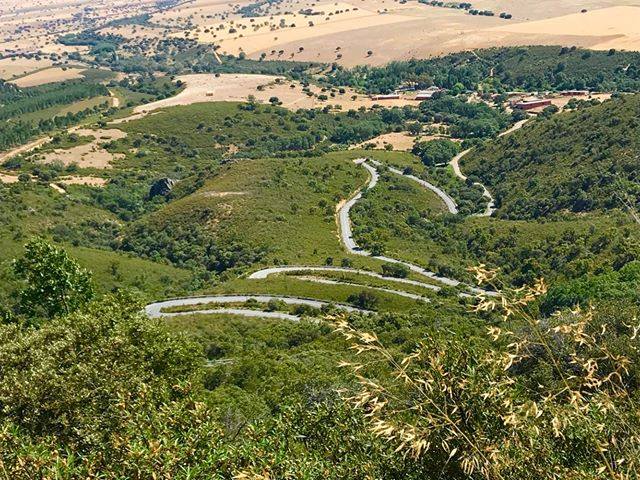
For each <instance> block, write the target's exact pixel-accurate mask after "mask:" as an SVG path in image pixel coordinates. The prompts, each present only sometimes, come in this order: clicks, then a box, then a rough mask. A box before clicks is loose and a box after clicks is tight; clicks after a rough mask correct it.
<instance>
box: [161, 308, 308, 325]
mask: <svg viewBox="0 0 640 480" xmlns="http://www.w3.org/2000/svg"><path fill="white" fill-rule="evenodd" d="M215 314H227V315H240V316H242V317H259V318H277V319H279V320H289V321H291V322H299V321H300V317H299V316H298V315H291V314H289V313H283V312H266V311H264V310H251V309H249V308H212V309H207V310H194V311H191V312H171V313H168V312H161V313H160V314H159V315H157V316H155V317H153V318H171V317H180V316H185V315H215Z"/></svg>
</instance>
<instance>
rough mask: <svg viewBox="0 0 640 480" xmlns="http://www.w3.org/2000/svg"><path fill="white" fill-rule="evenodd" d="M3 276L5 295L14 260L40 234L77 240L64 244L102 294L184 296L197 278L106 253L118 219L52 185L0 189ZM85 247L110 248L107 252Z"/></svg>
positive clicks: (127, 256) (0, 251) (10, 280)
mask: <svg viewBox="0 0 640 480" xmlns="http://www.w3.org/2000/svg"><path fill="white" fill-rule="evenodd" d="M0 198H1V199H2V200H1V201H0V204H2V207H0V225H1V226H2V230H1V231H2V233H0V272H2V277H3V282H2V283H3V288H2V292H3V293H7V292H8V291H9V290H10V289H11V288H12V286H13V285H14V283H13V280H12V278H11V275H10V273H9V272H10V263H11V261H12V259H14V258H16V257H17V256H19V255H20V254H21V251H22V245H23V244H24V243H25V242H26V241H27V240H28V239H29V238H30V237H32V236H34V235H44V236H47V237H49V238H53V239H54V240H55V239H57V240H58V241H59V242H60V241H62V240H63V239H66V240H67V241H70V240H71V239H73V240H74V243H75V245H72V244H70V243H62V244H63V245H64V246H65V248H66V249H68V251H69V253H70V254H71V255H72V256H74V257H76V258H77V259H78V260H79V261H80V263H82V265H84V266H85V267H86V268H88V269H89V270H91V271H92V272H93V273H94V277H95V280H96V284H97V285H98V287H99V289H100V290H102V291H109V290H111V289H112V288H114V287H118V286H129V287H134V288H136V289H138V290H140V291H142V292H144V293H145V294H146V295H147V297H149V298H155V297H163V296H165V295H167V294H175V293H176V292H182V291H184V290H185V289H186V288H187V285H188V283H189V282H190V279H191V275H190V273H189V272H188V271H186V270H181V269H177V268H175V267H172V266H169V265H163V264H158V263H154V262H151V261H148V260H142V259H137V258H132V257H131V256H129V255H125V254H122V253H116V252H112V251H109V250H107V249H106V242H108V241H109V240H111V239H112V237H111V235H112V234H111V233H110V232H111V230H110V226H112V225H115V224H117V220H116V219H115V218H114V217H113V215H111V214H109V213H107V212H105V211H103V210H100V209H97V208H94V207H91V206H89V205H86V204H85V203H84V202H82V200H81V196H80V195H73V194H71V195H67V196H61V195H60V194H59V193H57V192H55V191H54V190H53V189H51V188H50V187H48V186H46V185H36V184H30V185H20V184H18V185H14V186H4V187H2V186H0ZM83 245H96V246H97V245H104V249H99V248H91V247H89V246H83Z"/></svg>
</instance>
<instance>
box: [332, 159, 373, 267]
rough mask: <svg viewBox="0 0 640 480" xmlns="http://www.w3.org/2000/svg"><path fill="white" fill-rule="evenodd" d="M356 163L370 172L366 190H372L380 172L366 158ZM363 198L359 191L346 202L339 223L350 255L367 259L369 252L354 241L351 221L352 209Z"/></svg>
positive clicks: (341, 235)
mask: <svg viewBox="0 0 640 480" xmlns="http://www.w3.org/2000/svg"><path fill="white" fill-rule="evenodd" d="M355 163H357V164H360V165H362V166H363V167H364V168H366V169H367V171H368V172H369V175H370V178H369V183H368V184H367V186H366V188H367V189H368V190H371V189H372V188H373V187H375V186H376V184H377V183H378V179H379V178H380V177H379V175H378V171H377V170H376V169H375V168H373V167H372V166H371V165H369V164H368V163H367V162H366V159H365V158H359V159H357V160H355ZM361 198H362V190H359V191H358V193H356V194H355V195H354V196H353V198H351V199H350V200H348V201H347V202H345V204H344V205H342V207H340V209H339V210H338V222H339V223H340V238H341V239H342V243H343V244H344V246H345V247H346V249H347V251H348V252H349V253H352V254H354V255H363V256H365V257H368V256H370V255H371V254H370V253H369V252H366V251H364V250H362V249H361V248H360V247H358V244H357V243H356V242H355V240H354V239H353V231H352V230H351V219H350V218H349V212H350V211H351V208H352V207H353V206H354V205H355V204H356V202H357V201H358V200H360V199H361Z"/></svg>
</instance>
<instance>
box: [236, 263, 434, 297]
mask: <svg viewBox="0 0 640 480" xmlns="http://www.w3.org/2000/svg"><path fill="white" fill-rule="evenodd" d="M298 272H336V273H353V274H357V275H365V276H368V277H373V278H379V279H381V280H387V281H391V282H397V283H404V284H406V285H414V286H416V287H422V288H426V289H428V290H433V291H434V292H437V291H439V290H440V287H439V286H437V285H433V284H431V283H424V282H418V281H417V280H410V279H408V278H397V277H387V276H384V275H381V274H379V273H376V272H372V271H370V270H362V269H358V268H348V267H329V266H326V267H325V266H313V265H310V266H306V265H301V266H286V267H271V268H264V269H262V270H258V271H257V272H253V273H252V274H251V275H249V277H248V278H250V279H264V278H267V277H269V276H270V275H276V274H278V273H298Z"/></svg>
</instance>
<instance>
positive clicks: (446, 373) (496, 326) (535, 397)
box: [335, 266, 640, 479]
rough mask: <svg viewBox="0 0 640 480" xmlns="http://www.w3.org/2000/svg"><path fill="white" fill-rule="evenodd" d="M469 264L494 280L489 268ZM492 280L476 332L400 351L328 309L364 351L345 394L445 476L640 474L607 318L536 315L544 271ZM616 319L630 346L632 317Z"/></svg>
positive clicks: (403, 447)
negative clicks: (476, 338)
mask: <svg viewBox="0 0 640 480" xmlns="http://www.w3.org/2000/svg"><path fill="white" fill-rule="evenodd" d="M472 270H473V272H474V274H475V276H476V279H477V280H478V283H479V284H485V285H486V284H489V285H493V286H494V288H496V283H497V280H496V272H495V271H491V270H487V269H485V268H484V267H483V266H480V267H476V268H474V269H472ZM496 290H497V291H498V296H496V297H487V296H479V297H478V299H477V302H476V303H475V305H474V307H473V311H474V312H495V314H496V315H495V316H496V317H497V318H496V321H495V322H493V324H492V325H490V326H488V327H487V335H486V341H485V342H484V343H483V342H471V341H470V340H464V339H460V338H459V337H456V336H455V335H447V334H446V333H445V334H439V333H437V332H436V333H433V334H431V335H429V336H428V337H426V338H424V339H423V340H422V341H420V342H419V343H418V344H417V346H416V348H415V350H414V351H413V352H412V353H410V354H400V353H398V352H394V351H391V350H390V349H388V348H386V347H385V346H384V345H383V344H382V342H380V340H379V339H378V338H377V336H376V335H375V334H373V333H365V332H360V331H357V330H356V329H354V328H353V327H352V326H351V325H350V324H349V322H348V321H347V319H346V318H336V319H335V324H336V330H337V331H338V332H340V333H341V334H342V335H344V337H345V338H346V339H347V340H349V341H350V343H351V348H352V349H353V350H354V351H355V353H356V354H357V356H356V358H358V359H359V360H360V361H357V362H343V363H342V366H343V367H346V368H349V369H350V370H351V371H352V373H353V375H354V376H355V378H356V379H357V382H358V384H359V388H358V389H357V393H356V394H351V395H348V396H346V397H347V399H348V401H349V402H351V403H352V404H353V405H354V406H356V407H358V408H361V409H363V410H364V412H365V415H366V416H367V417H368V419H369V425H370V428H371V430H372V431H373V432H374V433H375V434H376V435H377V436H378V437H381V438H382V439H383V440H384V441H388V442H393V443H394V444H395V445H396V446H397V448H396V452H397V453H399V454H402V455H405V456H412V457H414V458H415V459H416V460H417V461H425V462H431V464H433V466H434V472H435V473H438V472H440V475H442V478H469V477H471V478H485V479H507V478H518V479H523V478H557V479H595V478H608V479H635V478H638V476H639V475H638V474H639V472H640V467H639V462H640V430H639V429H640V408H639V407H638V405H637V404H636V401H635V400H636V399H634V397H633V396H634V394H635V387H633V386H632V380H633V379H632V378H631V376H632V375H631V373H630V368H631V365H630V360H629V358H628V356H626V355H623V354H620V353H616V352H613V351H611V349H610V348H609V347H608V346H607V342H606V341H605V338H606V335H607V329H608V328H614V327H613V326H611V325H607V324H601V325H597V322H594V313H595V312H594V310H593V309H592V308H585V309H575V310H573V311H569V312H563V313H558V314H556V315H554V316H553V317H552V318H548V319H542V318H538V317H537V316H536V315H534V314H532V313H531V312H532V311H534V310H535V309H532V308H530V307H531V305H532V303H533V302H535V300H536V299H538V298H539V297H540V296H541V295H543V294H544V293H545V292H546V290H547V288H546V285H545V283H544V282H543V281H542V280H540V281H538V282H536V283H535V284H534V285H531V286H527V287H522V288H518V289H513V288H505V287H501V288H496ZM615 328H616V329H623V330H625V332H624V333H625V335H626V336H625V338H627V339H628V345H626V348H628V349H629V351H631V352H637V349H638V332H639V331H640V325H638V322H637V319H635V318H634V319H629V321H624V322H620V324H619V325H616V326H615ZM434 478H436V477H434Z"/></svg>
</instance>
